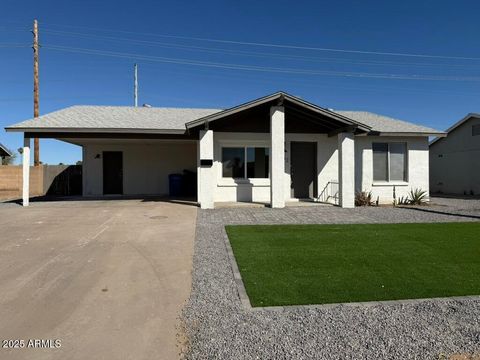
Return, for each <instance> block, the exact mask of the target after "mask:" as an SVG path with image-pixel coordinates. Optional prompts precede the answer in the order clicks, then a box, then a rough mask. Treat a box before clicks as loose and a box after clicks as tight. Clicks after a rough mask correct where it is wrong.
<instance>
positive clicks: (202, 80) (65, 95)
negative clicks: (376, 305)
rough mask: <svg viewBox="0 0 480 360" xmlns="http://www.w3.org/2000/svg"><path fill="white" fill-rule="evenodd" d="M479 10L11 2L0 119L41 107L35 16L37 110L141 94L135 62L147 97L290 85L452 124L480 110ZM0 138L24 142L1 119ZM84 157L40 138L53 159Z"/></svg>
mask: <svg viewBox="0 0 480 360" xmlns="http://www.w3.org/2000/svg"><path fill="white" fill-rule="evenodd" d="M479 13H480V3H479V2H478V1H455V2H453V1H438V0H436V1H419V0H416V1H410V0H408V1H405V0H404V1H358V0H355V1H353V0H351V1H318V0H317V1H284V0H276V1H258V0H256V1H252V0H243V1H238V0H235V1H233V0H219V1H208V0H205V1H181V0H177V1H142V0H137V1H119V0H116V1H113V0H102V1H99V0H94V1H92V0H82V1H73V0H72V1H65V0H62V1H46V0H2V2H1V4H0V126H1V127H2V128H3V127H5V126H7V125H9V124H12V123H15V122H18V121H21V120H25V119H28V118H30V117H31V116H32V113H33V101H32V96H33V95H32V89H33V85H32V50H31V48H30V47H29V46H30V44H31V40H32V37H31V34H30V30H31V27H32V21H33V19H34V18H37V19H38V21H39V26H40V44H41V45H42V49H41V51H40V113H41V114H45V113H48V112H51V111H54V110H57V109H60V108H64V107H67V106H70V105H74V104H101V105H131V104H132V102H133V95H132V93H133V90H132V88H133V80H132V74H133V70H132V69H133V63H134V62H137V63H138V64H139V82H140V90H139V102H140V103H141V104H142V103H149V104H151V105H153V106H173V107H218V108H226V107H230V106H233V105H237V104H239V103H241V102H244V101H248V100H251V99H254V98H256V97H260V96H263V95H266V94H269V93H272V92H275V91H278V90H284V91H287V92H289V93H291V94H293V95H296V96H300V97H302V98H304V99H306V100H308V101H311V102H314V103H316V104H318V105H320V106H323V107H328V108H333V109H337V110H368V111H372V112H377V113H381V114H384V115H389V116H392V117H397V118H400V119H404V120H408V121H412V122H415V123H418V124H424V125H427V126H431V127H434V128H437V129H440V130H443V129H446V128H447V127H449V126H450V125H451V124H452V123H453V122H455V121H457V120H458V119H460V118H461V117H463V116H464V115H465V114H466V113H468V112H478V111H480V46H479V44H480V21H478V14H479ZM192 38H195V39H192ZM202 39H203V40H202ZM214 40H222V41H214ZM247 43H249V44H247ZM252 43H255V44H257V45H254V44H252ZM259 43H260V44H263V45H258V44H259ZM86 49H88V50H86ZM325 49H336V50H341V51H326V50H325ZM345 50H347V51H345ZM356 51H358V52H356ZM372 52H373V53H372ZM379 53H395V54H396V55H386V54H379ZM399 54H408V55H409V56H405V55H399ZM0 142H2V143H3V144H5V145H7V147H9V148H11V149H17V148H19V147H20V146H21V145H22V139H21V135H19V134H11V133H9V134H7V133H5V132H4V131H3V130H2V131H1V132H0ZM80 158H81V151H80V149H79V148H78V147H75V146H73V145H69V144H65V143H62V142H58V141H55V140H42V141H41V160H42V161H43V162H46V163H49V164H57V163H59V162H63V163H74V162H75V161H77V160H80Z"/></svg>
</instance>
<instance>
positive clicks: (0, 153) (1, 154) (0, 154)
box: [0, 143, 12, 165]
mask: <svg viewBox="0 0 480 360" xmlns="http://www.w3.org/2000/svg"><path fill="white" fill-rule="evenodd" d="M10 156H12V153H11V152H10V151H9V150H8V149H7V148H6V147H5V146H4V145H3V144H2V143H0V165H3V159H5V158H6V157H10Z"/></svg>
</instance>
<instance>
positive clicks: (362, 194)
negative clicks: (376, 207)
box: [355, 191, 373, 206]
mask: <svg viewBox="0 0 480 360" xmlns="http://www.w3.org/2000/svg"><path fill="white" fill-rule="evenodd" d="M372 205H373V201H372V192H371V191H369V192H367V191H358V192H357V193H356V194H355V206H372Z"/></svg>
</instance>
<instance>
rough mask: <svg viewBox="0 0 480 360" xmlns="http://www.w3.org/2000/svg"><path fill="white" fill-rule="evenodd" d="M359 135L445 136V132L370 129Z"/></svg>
mask: <svg viewBox="0 0 480 360" xmlns="http://www.w3.org/2000/svg"><path fill="white" fill-rule="evenodd" d="M359 136H398V137H406V136H408V137H410V136H423V137H425V136H437V137H445V136H447V133H444V132H388V131H370V132H369V133H367V134H362V135H359Z"/></svg>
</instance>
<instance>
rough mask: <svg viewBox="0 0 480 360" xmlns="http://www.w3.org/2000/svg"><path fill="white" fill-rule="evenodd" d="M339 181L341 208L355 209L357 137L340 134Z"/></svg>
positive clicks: (349, 134) (351, 134)
mask: <svg viewBox="0 0 480 360" xmlns="http://www.w3.org/2000/svg"><path fill="white" fill-rule="evenodd" d="M338 180H339V195H340V206H341V207H342V208H353V207H355V135H354V134H353V133H345V132H344V133H339V134H338Z"/></svg>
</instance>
